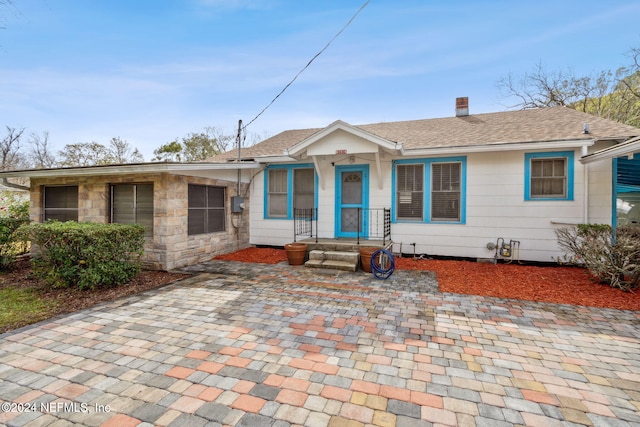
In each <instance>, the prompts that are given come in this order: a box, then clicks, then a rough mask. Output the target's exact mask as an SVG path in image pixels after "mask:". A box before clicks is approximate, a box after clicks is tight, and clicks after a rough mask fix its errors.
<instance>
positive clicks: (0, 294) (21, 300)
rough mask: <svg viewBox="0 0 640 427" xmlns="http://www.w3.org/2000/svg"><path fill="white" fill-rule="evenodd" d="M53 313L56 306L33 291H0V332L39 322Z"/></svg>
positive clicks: (6, 289) (10, 289)
mask: <svg viewBox="0 0 640 427" xmlns="http://www.w3.org/2000/svg"><path fill="white" fill-rule="evenodd" d="M55 311H56V304H52V303H51V302H47V301H45V300H44V299H43V298H41V297H39V296H38V295H37V294H36V293H35V292H34V291H33V289H14V288H4V289H0V330H7V329H11V328H13V327H15V326H18V325H28V324H30V323H35V322H39V321H41V320H44V319H46V318H48V317H50V315H51V313H52V312H55Z"/></svg>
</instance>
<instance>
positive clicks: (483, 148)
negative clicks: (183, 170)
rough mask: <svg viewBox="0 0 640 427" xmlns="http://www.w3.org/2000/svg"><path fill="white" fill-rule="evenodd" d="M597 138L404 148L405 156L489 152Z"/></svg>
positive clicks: (568, 144)
mask: <svg viewBox="0 0 640 427" xmlns="http://www.w3.org/2000/svg"><path fill="white" fill-rule="evenodd" d="M594 143H595V139H576V140H564V141H532V142H505V143H493V144H485V145H464V146H454V147H434V148H417V149H408V150H402V155H403V156H436V155H437V156H441V155H448V154H460V153H465V154H466V153H488V152H496V151H516V150H552V149H555V150H557V149H559V148H580V147H590V146H592V145H593V144H594Z"/></svg>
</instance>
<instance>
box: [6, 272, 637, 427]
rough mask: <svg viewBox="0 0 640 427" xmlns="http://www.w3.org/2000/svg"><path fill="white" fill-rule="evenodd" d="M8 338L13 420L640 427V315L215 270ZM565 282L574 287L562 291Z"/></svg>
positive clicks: (361, 276) (328, 276)
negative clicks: (609, 426)
mask: <svg viewBox="0 0 640 427" xmlns="http://www.w3.org/2000/svg"><path fill="white" fill-rule="evenodd" d="M189 270H190V271H192V272H194V273H198V274H197V275H195V276H194V277H192V278H190V279H187V280H184V281H181V282H178V283H175V284H172V285H169V286H166V287H164V288H161V289H157V290H154V291H150V292H146V293H144V294H142V295H137V296H133V297H130V298H126V299H122V300H119V301H115V302H112V303H109V304H104V305H101V306H98V307H95V308H93V309H89V310H85V311H82V312H79V313H75V314H71V315H68V316H64V317H61V318H58V319H54V320H51V321H47V322H43V323H41V324H38V325H34V326H32V327H27V328H24V329H22V330H18V331H15V332H13V333H8V334H4V335H1V336H0V400H2V402H1V403H4V405H3V406H2V412H0V424H2V425H11V426H44V425H56V426H57V425H69V424H75V425H88V426H101V425H102V426H109V425H118V426H122V425H130V426H137V425H144V426H148V425H159V426H182V425H194V426H199V425H202V426H203V425H207V424H209V425H238V426H289V425H290V426H293V425H301V426H305V425H306V426H380V427H388V426H431V425H442V426H447V425H448V426H455V425H478V426H513V425H536V426H538V425H549V426H553V425H558V426H570V425H572V426H573V425H594V426H598V425H615V426H634V425H640V358H639V357H638V355H639V354H640V329H639V328H638V325H640V313H638V312H631V311H618V310H608V309H595V308H586V307H573V306H568V305H556V304H542V303H534V302H525V301H515V300H504V299H495V298H484V297H476V296H465V295H454V294H442V293H439V292H438V290H437V283H436V281H435V279H434V277H433V275H432V274H430V273H425V272H407V271H396V272H395V273H394V275H393V276H391V278H390V279H389V280H386V281H379V280H376V279H374V278H373V277H372V276H371V275H367V274H365V273H361V272H358V273H330V272H325V271H318V270H308V269H305V268H304V267H290V266H287V265H283V264H280V265H275V266H273V265H268V266H267V265H258V264H242V263H234V262H220V261H212V262H210V263H206V264H203V265H200V266H196V267H192V268H190V269H189ZM559 286H561V284H559Z"/></svg>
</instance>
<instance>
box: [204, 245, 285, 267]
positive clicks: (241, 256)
mask: <svg viewBox="0 0 640 427" xmlns="http://www.w3.org/2000/svg"><path fill="white" fill-rule="evenodd" d="M214 259H219V260H224V261H241V262H256V263H259V264H277V263H279V262H282V261H286V260H287V253H286V252H285V250H284V249H273V248H247V249H242V250H239V251H237V252H233V253H230V254H226V255H219V256H217V257H215V258H214Z"/></svg>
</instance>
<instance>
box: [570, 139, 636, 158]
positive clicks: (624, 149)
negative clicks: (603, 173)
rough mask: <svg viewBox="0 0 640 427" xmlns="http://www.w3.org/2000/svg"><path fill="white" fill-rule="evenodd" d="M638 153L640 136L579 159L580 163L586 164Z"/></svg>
mask: <svg viewBox="0 0 640 427" xmlns="http://www.w3.org/2000/svg"><path fill="white" fill-rule="evenodd" d="M638 152H640V136H636V137H634V138H631V139H629V140H627V141H625V142H623V143H621V144H617V145H613V146H611V147H607V148H605V149H603V150H600V151H596V152H595V153H591V154H588V155H586V156H584V157H582V158H581V159H580V163H582V164H588V163H593V162H599V161H601V160H607V159H614V158H616V157H624V156H633V154H634V153H638Z"/></svg>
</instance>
